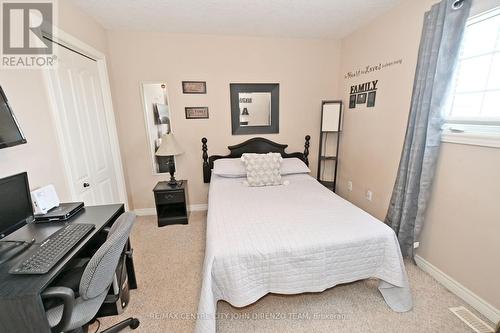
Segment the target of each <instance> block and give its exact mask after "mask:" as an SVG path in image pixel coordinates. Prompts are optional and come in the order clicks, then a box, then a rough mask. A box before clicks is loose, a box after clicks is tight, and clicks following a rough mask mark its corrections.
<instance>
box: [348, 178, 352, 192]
mask: <svg viewBox="0 0 500 333" xmlns="http://www.w3.org/2000/svg"><path fill="white" fill-rule="evenodd" d="M347 190H348V191H349V192H352V181H351V180H349V181H348V182H347Z"/></svg>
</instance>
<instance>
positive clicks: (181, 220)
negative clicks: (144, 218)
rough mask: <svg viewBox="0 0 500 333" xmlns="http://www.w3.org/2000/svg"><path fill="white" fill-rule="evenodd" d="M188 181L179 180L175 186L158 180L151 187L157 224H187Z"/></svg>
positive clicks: (160, 225)
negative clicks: (152, 187)
mask: <svg viewBox="0 0 500 333" xmlns="http://www.w3.org/2000/svg"><path fill="white" fill-rule="evenodd" d="M187 189H188V181H187V180H180V181H179V184H178V185H176V186H171V185H169V183H168V182H159V183H158V184H156V186H155V187H154V189H153V193H154V196H155V205H156V215H157V216H158V226H159V227H163V226H166V225H171V224H188V211H187V202H188V201H187V198H188V194H187Z"/></svg>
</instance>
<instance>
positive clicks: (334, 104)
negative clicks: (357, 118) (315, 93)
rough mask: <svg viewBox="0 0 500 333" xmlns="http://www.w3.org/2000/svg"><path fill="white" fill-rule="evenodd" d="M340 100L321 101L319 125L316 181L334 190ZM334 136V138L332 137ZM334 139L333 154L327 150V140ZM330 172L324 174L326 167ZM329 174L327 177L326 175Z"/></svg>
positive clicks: (340, 122) (339, 128)
mask: <svg viewBox="0 0 500 333" xmlns="http://www.w3.org/2000/svg"><path fill="white" fill-rule="evenodd" d="M342 111H343V109H342V101H337V100H335V101H323V102H322V103H321V127H320V135H319V156H318V176H317V179H318V181H319V182H320V183H321V184H323V185H324V186H325V187H326V188H328V189H330V190H332V191H333V192H335V190H336V187H337V169H338V162H339V159H338V156H339V147H340V133H341V130H342ZM332 136H334V138H332ZM329 139H332V140H334V139H335V141H336V147H335V152H334V155H332V153H331V152H327V151H326V148H327V145H328V140H329ZM327 168H329V169H331V172H332V174H330V175H325V172H326V169H327ZM328 176H329V177H328Z"/></svg>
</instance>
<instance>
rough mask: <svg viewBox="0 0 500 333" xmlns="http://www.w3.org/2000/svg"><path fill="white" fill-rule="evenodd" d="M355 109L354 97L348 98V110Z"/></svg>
mask: <svg viewBox="0 0 500 333" xmlns="http://www.w3.org/2000/svg"><path fill="white" fill-rule="evenodd" d="M355 107H356V95H350V96H349V109H354V108H355Z"/></svg>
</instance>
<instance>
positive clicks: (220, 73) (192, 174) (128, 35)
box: [108, 31, 340, 209]
mask: <svg viewBox="0 0 500 333" xmlns="http://www.w3.org/2000/svg"><path fill="white" fill-rule="evenodd" d="M108 41H109V44H108V45H109V52H110V65H111V72H112V84H111V85H112V89H113V99H114V106H115V112H116V115H117V122H118V129H119V135H120V142H121V149H122V156H123V159H124V163H125V165H126V177H127V182H128V194H129V198H130V203H131V205H132V207H133V208H134V209H140V208H152V207H154V201H153V195H152V192H151V191H152V188H153V187H154V185H155V183H156V182H157V181H159V180H165V179H168V176H167V175H162V176H153V174H152V170H151V157H150V156H149V155H148V151H149V150H148V143H147V139H146V130H145V125H144V114H143V110H142V107H143V106H142V103H141V99H142V97H141V95H140V92H141V89H140V82H141V81H158V82H165V83H166V84H167V88H168V95H169V104H170V111H171V114H172V128H173V133H174V134H175V135H176V137H177V138H178V141H179V142H180V144H181V145H182V147H183V148H184V150H185V154H184V155H182V156H179V157H178V158H177V173H176V178H177V179H188V180H189V200H190V202H189V203H190V204H204V203H206V202H207V190H208V186H207V185H205V184H203V179H202V168H201V166H202V159H201V138H202V137H203V136H206V137H207V138H208V147H209V153H210V154H217V153H218V154H224V153H226V152H227V150H226V149H227V148H226V146H227V145H230V144H235V143H239V142H242V141H243V140H246V139H248V138H249V137H251V136H233V135H231V114H230V99H229V83H231V82H235V83H236V82H238V83H241V82H249V83H251V82H263V83H266V82H268V83H279V84H280V133H279V134H276V135H264V136H265V137H267V138H269V139H271V140H274V141H277V142H282V143H287V144H290V149H289V151H303V149H304V147H303V145H304V136H305V135H306V134H310V135H311V136H312V147H311V148H312V149H311V155H310V157H311V162H312V169H313V170H315V168H316V160H317V149H318V142H317V140H318V131H319V123H320V108H321V100H322V99H331V98H335V97H338V95H337V82H338V76H339V71H338V66H339V63H340V58H339V45H338V43H337V42H335V41H320V40H292V39H266V38H238V37H217V36H202V35H175V34H161V33H157V34H153V33H139V32H120V31H115V32H109V33H108ZM183 80H200V81H207V91H208V93H207V94H206V95H184V94H182V87H181V81H183ZM186 106H208V107H209V110H210V119H207V120H186V119H185V116H184V107H186Z"/></svg>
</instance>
